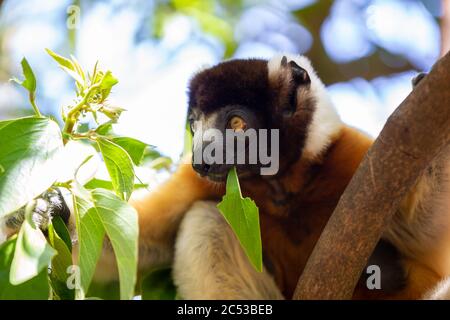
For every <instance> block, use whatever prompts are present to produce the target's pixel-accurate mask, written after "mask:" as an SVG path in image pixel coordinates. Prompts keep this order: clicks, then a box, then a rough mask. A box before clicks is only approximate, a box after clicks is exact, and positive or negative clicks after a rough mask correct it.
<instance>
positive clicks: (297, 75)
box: [280, 56, 311, 117]
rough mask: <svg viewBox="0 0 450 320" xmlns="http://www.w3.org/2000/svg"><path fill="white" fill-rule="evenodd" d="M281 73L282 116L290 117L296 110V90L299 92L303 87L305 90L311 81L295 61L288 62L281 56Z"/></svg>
mask: <svg viewBox="0 0 450 320" xmlns="http://www.w3.org/2000/svg"><path fill="white" fill-rule="evenodd" d="M280 67H281V70H280V71H281V73H280V80H281V83H282V84H281V87H282V88H283V89H282V90H280V91H281V92H282V96H284V99H283V98H282V100H283V102H282V103H281V104H282V108H283V115H284V116H287V117H289V116H291V115H292V114H294V113H295V111H296V109H297V93H298V90H301V88H302V87H304V89H305V90H307V88H308V85H309V84H310V83H311V79H310V77H309V74H308V72H307V71H306V70H305V69H303V68H302V67H300V66H299V65H298V64H297V63H296V62H295V61H293V60H291V61H289V62H288V59H287V57H286V56H283V58H282V59H281V62H280Z"/></svg>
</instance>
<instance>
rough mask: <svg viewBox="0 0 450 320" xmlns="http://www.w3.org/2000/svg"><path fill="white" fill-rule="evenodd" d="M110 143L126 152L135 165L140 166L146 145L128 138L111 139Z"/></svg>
mask: <svg viewBox="0 0 450 320" xmlns="http://www.w3.org/2000/svg"><path fill="white" fill-rule="evenodd" d="M112 141H113V142H114V143H115V144H117V145H119V146H121V147H122V148H124V149H125V151H126V152H128V154H129V155H130V157H131V160H133V162H134V164H135V165H137V166H138V165H140V164H141V163H142V160H143V159H144V152H145V148H147V146H148V145H147V144H146V143H144V142H142V141H139V140H137V139H134V138H128V137H117V138H113V139H112Z"/></svg>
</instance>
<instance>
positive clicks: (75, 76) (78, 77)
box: [60, 66, 84, 85]
mask: <svg viewBox="0 0 450 320" xmlns="http://www.w3.org/2000/svg"><path fill="white" fill-rule="evenodd" d="M60 67H61V69H63V70H64V71H65V72H66V73H67V74H68V75H69V76H71V77H72V78H73V79H74V80H75V81H76V82H78V84H80V85H84V80H83V78H82V76H81V75H80V74H78V72H77V71H73V70H71V69H69V68H66V67H64V66H60Z"/></svg>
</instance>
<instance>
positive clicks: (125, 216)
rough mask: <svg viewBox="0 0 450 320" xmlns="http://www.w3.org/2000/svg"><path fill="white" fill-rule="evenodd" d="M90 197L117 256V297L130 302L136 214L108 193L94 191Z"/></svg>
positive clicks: (136, 240) (133, 268) (135, 251)
mask: <svg viewBox="0 0 450 320" xmlns="http://www.w3.org/2000/svg"><path fill="white" fill-rule="evenodd" d="M92 198H93V200H94V206H95V209H96V210H97V213H98V215H99V217H100V219H101V220H102V222H103V226H104V228H105V230H106V234H107V235H108V238H109V239H110V241H111V244H112V247H113V249H114V254H115V256H116V261H117V267H118V270H119V279H120V298H121V299H131V298H132V297H133V296H134V287H135V285H136V273H137V259H138V228H139V227H138V219H137V212H136V210H135V209H134V208H133V207H132V206H130V205H129V204H128V203H126V202H124V201H122V200H121V199H119V198H118V197H117V196H116V195H115V194H114V193H112V192H110V191H108V190H103V189H95V190H93V191H92Z"/></svg>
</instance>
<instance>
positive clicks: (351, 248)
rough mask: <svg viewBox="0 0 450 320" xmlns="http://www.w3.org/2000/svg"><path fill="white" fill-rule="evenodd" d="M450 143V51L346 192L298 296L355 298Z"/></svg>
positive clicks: (406, 103) (401, 111) (389, 125)
mask: <svg viewBox="0 0 450 320" xmlns="http://www.w3.org/2000/svg"><path fill="white" fill-rule="evenodd" d="M449 143H450V53H447V54H446V55H445V56H444V57H443V58H441V59H440V60H439V61H438V62H437V63H436V64H435V65H434V67H433V69H432V70H431V72H430V73H429V74H428V75H427V76H426V77H425V78H424V79H423V80H422V81H421V82H420V83H419V84H418V86H417V87H416V88H415V89H414V90H413V92H412V93H411V94H410V95H409V96H408V97H407V98H406V99H405V100H404V101H403V102H402V103H401V104H400V106H399V107H398V108H397V110H395V112H394V113H393V114H392V115H391V116H390V117H389V119H388V121H387V123H386V125H385V126H384V128H383V130H382V132H381V133H380V136H379V137H378V138H377V139H376V141H375V143H374V144H373V146H372V147H371V148H370V150H369V151H368V153H367V155H366V156H365V158H364V160H363V161H362V163H361V164H360V166H359V168H358V170H357V171H356V173H355V175H354V176H353V178H352V180H351V181H350V183H349V185H348V187H347V189H346V190H345V192H344V194H343V195H342V197H341V199H340V201H339V203H338V205H337V207H336V209H335V211H334V213H333V215H332V216H331V218H330V220H329V221H328V224H327V226H326V227H325V229H324V231H323V233H322V235H321V237H320V239H319V241H318V242H317V244H316V246H315V248H314V251H313V253H312V254H311V257H310V258H309V260H308V263H307V265H306V267H305V269H304V271H303V274H302V275H301V277H300V279H299V282H298V284H297V289H296V291H295V294H294V299H350V298H351V297H352V294H353V291H354V289H355V286H356V284H357V281H358V279H359V277H360V275H361V273H362V271H363V268H364V267H365V265H366V263H367V260H368V258H369V256H370V254H371V253H372V251H373V249H374V248H375V245H376V243H377V242H378V241H379V239H380V237H381V235H382V232H383V229H384V227H385V226H386V225H387V223H388V222H389V220H390V219H391V217H392V216H393V214H394V212H395V210H396V209H397V208H398V206H399V203H400V201H401V200H402V199H403V197H404V196H405V195H406V193H407V191H408V190H410V189H411V187H412V186H413V184H414V183H415V181H416V180H417V178H418V176H419V174H420V173H421V172H422V171H423V170H424V169H425V168H426V166H427V165H428V164H429V163H430V162H431V160H432V159H433V158H434V157H435V156H436V155H437V154H438V153H439V151H440V150H442V148H444V147H445V146H447V145H448V144H449Z"/></svg>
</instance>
